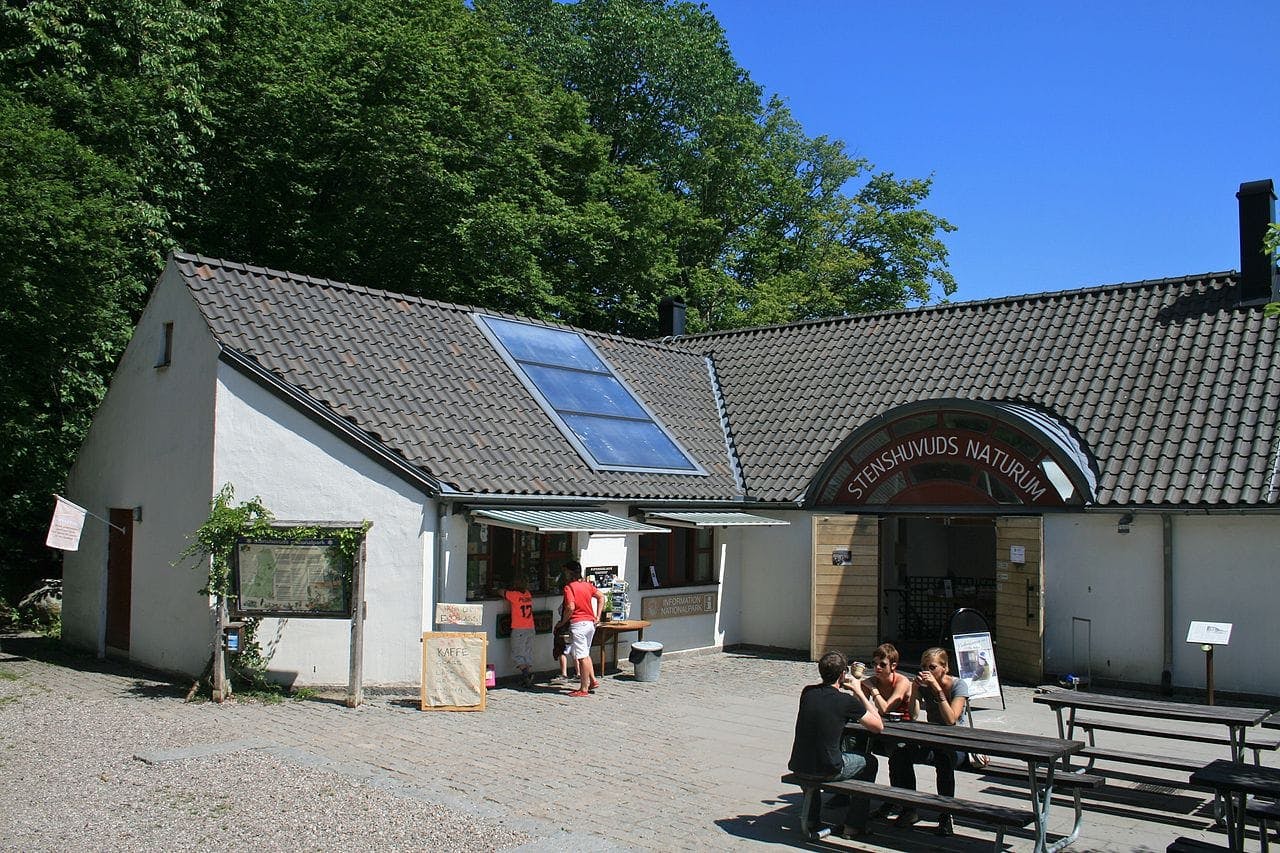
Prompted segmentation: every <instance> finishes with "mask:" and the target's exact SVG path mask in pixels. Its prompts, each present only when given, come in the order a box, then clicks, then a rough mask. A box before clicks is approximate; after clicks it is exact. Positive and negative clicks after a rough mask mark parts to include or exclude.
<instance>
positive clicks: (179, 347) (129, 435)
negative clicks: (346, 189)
mask: <svg viewBox="0 0 1280 853" xmlns="http://www.w3.org/2000/svg"><path fill="white" fill-rule="evenodd" d="M167 322H171V323H173V324H174V336H173V358H172V362H171V363H170V365H169V366H168V367H161V368H157V367H156V366H155V365H156V362H157V361H158V360H159V356H160V353H161V349H162V346H163V341H164V331H163V327H164V323H167ZM216 358H217V347H216V345H215V344H214V342H213V339H212V337H211V336H210V335H209V333H208V330H207V328H206V326H205V323H204V320H203V318H201V317H200V315H199V313H198V312H197V310H196V307H195V305H194V303H193V302H192V300H191V297H190V295H189V294H188V292H187V290H186V287H185V286H183V285H182V283H181V281H180V279H179V277H178V276H177V275H176V273H174V272H173V271H172V270H166V272H165V274H164V275H163V276H162V277H161V279H160V281H159V282H158V283H157V285H156V287H155V290H154V292H153V293H152V296H151V299H150V301H149V302H148V304H147V307H146V309H145V310H144V312H143V315H142V318H141V320H140V321H139V324H138V327H137V329H136V330H135V332H134V335H133V338H132V339H131V340H130V342H129V345H128V347H127V348H126V349H125V353H124V355H123V357H122V358H121V361H120V364H119V366H118V367H117V368H116V373H115V376H114V378H113V379H112V382H111V386H110V389H109V391H108V392H107V395H106V397H105V399H104V400H103V402H102V405H101V406H100V407H99V409H98V412H97V413H96V414H95V416H94V420H93V425H92V426H91V428H90V430H89V433H88V436H87V437H86V439H85V441H84V444H83V445H82V446H81V448H80V453H79V455H78V457H77V460H76V462H75V464H74V465H73V466H72V469H71V473H70V475H69V479H68V488H67V491H68V495H67V496H68V497H69V498H71V499H72V500H73V501H75V502H76V503H79V504H81V505H82V506H84V507H86V508H87V509H89V510H90V511H92V512H94V513H97V514H98V515H100V516H102V517H103V518H106V517H108V515H109V513H108V509H109V508H111V507H117V508H120V507H141V508H142V522H141V523H139V524H135V526H134V542H133V585H132V607H131V610H132V614H131V632H130V633H131V636H130V648H129V654H130V657H131V658H132V659H133V660H135V661H137V662H139V663H141V664H145V665H147V666H152V667H156V668H159V669H164V670H169V671H174V672H184V673H188V674H194V673H199V672H200V671H201V670H202V669H203V668H204V665H205V662H206V661H207V660H208V659H209V655H210V653H211V651H212V625H213V615H212V610H211V608H210V606H209V601H208V600H207V599H206V598H205V597H203V596H199V595H196V594H195V590H197V589H199V588H200V587H201V586H202V585H203V584H204V581H205V572H204V571H196V570H192V569H190V568H187V567H186V566H185V565H184V566H182V567H174V566H173V565H171V564H172V563H173V562H174V561H175V560H177V559H178V555H179V554H180V553H181V552H182V551H183V550H184V549H185V548H186V547H187V545H188V544H189V541H188V540H187V539H186V535H187V534H188V533H190V532H192V531H194V530H195V529H196V528H197V527H199V526H200V525H201V524H202V523H203V522H204V520H205V518H207V517H208V514H209V498H210V496H211V495H212V480H211V476H210V473H211V461H212V456H213V410H214V381H215V379H214V377H215V371H216V368H215V363H216ZM106 571H107V527H106V525H104V524H103V523H101V522H99V521H97V520H95V519H92V518H90V519H87V520H86V524H85V529H84V535H83V537H82V538H81V541H80V549H79V550H78V551H76V552H71V553H67V554H65V555H64V558H63V578H64V589H63V611H62V619H63V637H64V639H65V640H66V641H67V642H68V643H70V644H72V645H75V646H79V647H82V648H86V649H89V650H92V651H94V652H96V653H98V654H102V653H103V651H104V647H103V638H104V631H105V625H106V618H105V617H106V597H105V596H106Z"/></svg>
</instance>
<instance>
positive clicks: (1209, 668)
mask: <svg viewBox="0 0 1280 853" xmlns="http://www.w3.org/2000/svg"><path fill="white" fill-rule="evenodd" d="M1204 680H1205V684H1206V685H1208V688H1209V704H1210V705H1212V704H1213V646H1212V645H1210V644H1208V643H1206V644H1205V646H1204Z"/></svg>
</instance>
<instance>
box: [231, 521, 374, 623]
mask: <svg viewBox="0 0 1280 853" xmlns="http://www.w3.org/2000/svg"><path fill="white" fill-rule="evenodd" d="M337 545H338V540H337V539H327V538H326V539H301V540H282V539H245V540H242V541H241V542H240V543H239V544H238V545H237V546H236V549H235V565H234V567H233V569H234V580H235V584H236V592H237V594H238V598H237V606H236V611H237V612H238V613H241V614H244V615H246V616H311V617H317V616H318V617H325V616H330V617H335V618H345V617H349V616H350V615H351V571H350V567H349V566H348V565H347V562H348V561H347V560H346V559H344V557H343V555H342V553H341V552H340V551H339V549H338V547H337Z"/></svg>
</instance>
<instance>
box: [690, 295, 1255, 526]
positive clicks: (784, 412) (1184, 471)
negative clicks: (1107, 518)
mask: <svg viewBox="0 0 1280 853" xmlns="http://www.w3.org/2000/svg"><path fill="white" fill-rule="evenodd" d="M1237 301H1238V297H1237V295H1236V281H1235V274H1234V273H1214V274H1207V275H1203V276H1195V277H1187V278H1177V279H1163V280H1158V281H1143V282H1137V283H1133V284H1122V285H1115V286H1109V287H1097V288H1089V289H1084V290H1073V291H1063V292H1057V293H1044V294H1039V295H1033V296H1019V297H1013V298H1007V299H994V300H986V301H982V302H972V303H961V304H955V305H943V306H938V307H932V308H923V309H916V310H908V311H897V312H887V313H881V314H872V315H865V316H860V317H849V318H841V319H834V320H822V321H815V322H810V323H800V324H793V325H786V326H775V327H768V328H760V329H747V330H738V331H732V332H724V333H717V334H708V335H700V336H693V337H689V338H686V339H683V340H682V341H681V345H682V346H685V347H689V348H692V349H696V350H698V351H701V352H706V353H708V354H710V355H711V356H712V357H713V359H714V361H715V364H716V368H717V371H718V375H719V378H720V382H721V384H722V386H723V389H724V398H725V409H726V415H727V421H728V428H729V429H730V430H731V431H732V433H733V437H734V446H735V448H736V450H737V453H738V455H739V461H740V463H741V466H742V471H743V475H744V479H745V485H746V488H747V492H748V494H750V495H752V496H754V497H756V498H761V499H764V500H787V499H794V498H796V497H798V496H800V495H802V494H803V493H804V491H805V488H806V486H807V485H808V483H809V480H810V478H811V477H813V476H814V474H815V473H816V472H817V470H818V468H819V467H820V466H821V465H822V463H823V461H824V460H825V459H826V457H827V456H828V454H830V453H831V452H832V451H834V450H835V448H836V447H837V445H838V444H839V443H840V442H841V440H842V439H844V438H845V437H846V436H847V435H848V434H849V433H850V432H851V431H852V430H853V429H855V428H856V427H857V426H858V425H859V424H862V423H865V422H866V421H867V420H869V419H870V418H873V417H875V416H876V415H879V414H881V413H883V412H885V411H887V410H889V409H891V408H893V407H895V406H898V405H902V404H904V403H909V402H912V401H915V400H917V399H921V398H945V397H961V398H967V399H975V400H988V401H1002V400H1009V401H1023V402H1030V403H1035V404H1038V405H1040V406H1043V407H1045V408H1047V409H1048V410H1050V411H1051V412H1053V413H1054V414H1056V415H1057V416H1058V417H1059V418H1060V419H1061V420H1062V421H1063V422H1065V423H1066V424H1068V425H1069V426H1070V427H1072V428H1073V429H1074V430H1075V431H1076V432H1077V434H1078V435H1079V436H1080V438H1081V442H1082V444H1083V445H1084V446H1085V447H1086V448H1087V449H1088V451H1089V452H1090V453H1091V454H1092V455H1093V457H1094V459H1095V461H1096V465H1097V469H1098V488H1097V495H1096V500H1097V503H1098V504H1099V505H1108V504H1109V505H1173V506H1188V505H1190V506H1219V507H1221V506H1224V505H1226V506H1251V505H1262V504H1270V505H1275V504H1276V503H1277V494H1276V492H1277V486H1280V482H1278V478H1277V464H1278V463H1277V453H1278V450H1280V446H1278V445H1277V439H1278V438H1280V436H1278V435H1277V419H1278V416H1280V406H1278V401H1280V359H1277V354H1278V353H1277V335H1278V332H1280V322H1278V321H1275V320H1268V319H1266V318H1264V317H1263V314H1262V310H1261V309H1260V308H1240V307H1238V306H1237Z"/></svg>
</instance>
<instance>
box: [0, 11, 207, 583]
mask: <svg viewBox="0 0 1280 853" xmlns="http://www.w3.org/2000/svg"><path fill="white" fill-rule="evenodd" d="M218 6H219V2H218V0H190V2H181V0H113V2H110V3H107V2H98V0H18V2H11V3H8V4H5V5H4V6H3V7H2V8H0V112H2V113H3V115H0V274H2V275H3V281H4V282H5V286H4V288H3V289H0V290H2V292H3V296H0V363H3V364H4V367H5V369H4V374H3V375H2V376H0V409H2V410H3V414H0V418H3V419H4V433H3V434H4V437H5V439H4V442H3V444H2V445H0V488H3V492H0V494H3V497H4V500H3V501H0V537H3V540H2V542H0V544H2V545H3V546H4V553H5V555H6V560H5V564H4V566H3V569H4V571H3V572H0V583H2V584H3V585H5V586H9V587H10V590H9V591H10V592H12V591H15V590H14V589H13V588H14V587H18V588H20V587H21V586H22V585H23V584H24V583H25V582H26V581H28V580H29V578H30V576H32V575H36V576H38V575H40V574H50V573H56V571H57V560H56V555H54V554H53V553H51V552H50V551H49V549H47V548H45V547H44V545H43V530H44V527H45V525H46V524H47V523H48V518H49V513H50V510H51V508H52V501H51V498H50V492H52V491H55V490H57V489H60V488H61V487H62V484H63V481H64V477H65V475H66V471H67V469H68V467H69V466H70V463H71V460H72V457H73V455H74V453H75V451H76V449H77V448H78V447H79V444H80V441H81V439H82V438H83V436H84V432H85V430H86V429H87V427H88V424H89V421H90V419H91V417H92V415H93V412H94V410H95V409H96V408H97V404H98V402H99V401H100V399H101V396H102V394H103V393H104V390H105V387H106V382H107V380H108V378H109V376H110V374H111V371H112V369H113V368H114V366H115V363H116V361H117V360H118V358H119V355H120V353H121V351H122V350H123V347H124V345H125V343H126V341H127V340H128V336H129V333H130V331H131V329H132V326H133V322H134V321H135V319H136V317H137V314H138V312H139V311H140V310H141V307H142V304H143V300H144V298H145V294H146V291H147V288H148V287H149V286H150V285H151V283H152V281H153V280H154V278H155V276H156V274H157V273H158V272H159V270H160V261H161V259H162V258H163V256H164V254H165V253H166V252H167V251H168V250H169V248H170V247H171V245H172V233H173V222H174V221H175V220H176V219H177V218H178V217H179V216H180V215H181V209H182V207H183V205H184V204H185V203H187V202H189V201H190V200H191V199H192V198H193V196H194V194H195V192H196V191H198V189H199V188H200V186H201V174H202V173H201V169H200V163H199V160H198V157H197V149H198V143H199V141H200V139H202V138H203V137H204V135H205V132H206V131H205V127H206V126H205V111H204V109H203V106H202V103H201V89H200V69H199V61H200V59H201V58H202V57H207V56H209V55H210V54H211V53H213V52H215V51H216V44H217V41H216V39H214V38H212V37H211V36H212V35H213V33H214V32H215V30H216V25H217V8H218Z"/></svg>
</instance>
